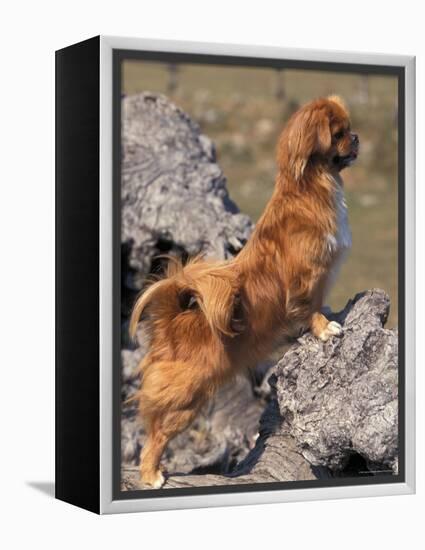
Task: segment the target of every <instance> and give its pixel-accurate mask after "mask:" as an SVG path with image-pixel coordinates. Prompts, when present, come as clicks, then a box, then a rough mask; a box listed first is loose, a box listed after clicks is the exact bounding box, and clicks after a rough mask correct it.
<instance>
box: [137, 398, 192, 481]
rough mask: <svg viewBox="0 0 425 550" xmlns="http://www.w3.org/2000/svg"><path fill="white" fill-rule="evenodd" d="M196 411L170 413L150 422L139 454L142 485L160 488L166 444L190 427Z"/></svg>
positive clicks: (162, 479)
mask: <svg viewBox="0 0 425 550" xmlns="http://www.w3.org/2000/svg"><path fill="white" fill-rule="evenodd" d="M197 411H198V409H197V408H194V409H186V410H183V411H170V412H168V413H166V414H165V416H164V417H163V418H160V419H156V420H155V421H154V422H152V424H151V426H150V429H149V435H148V438H147V440H146V443H145V445H144V446H143V449H142V452H141V453H140V477H141V480H142V483H143V484H144V485H149V486H151V487H153V488H154V489H159V488H160V487H162V485H163V484H164V482H165V478H164V475H163V473H162V472H161V470H160V467H159V465H160V460H161V456H162V454H163V452H164V450H165V448H166V446H167V444H168V442H169V441H170V440H171V439H172V438H173V437H175V436H176V435H177V434H179V433H180V432H182V431H183V430H184V429H186V428H187V427H188V426H189V425H190V423H191V422H192V421H193V419H194V418H195V416H196V413H197Z"/></svg>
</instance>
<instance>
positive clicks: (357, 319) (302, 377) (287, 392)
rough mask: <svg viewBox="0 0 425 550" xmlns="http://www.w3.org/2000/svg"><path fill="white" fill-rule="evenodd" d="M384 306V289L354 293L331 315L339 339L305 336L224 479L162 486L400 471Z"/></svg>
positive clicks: (391, 343)
mask: <svg viewBox="0 0 425 550" xmlns="http://www.w3.org/2000/svg"><path fill="white" fill-rule="evenodd" d="M389 305H390V302H389V298H388V296H387V295H386V294H385V293H384V292H383V291H382V290H372V291H368V292H365V293H362V294H358V295H357V296H356V297H355V298H354V299H353V300H350V301H349V302H348V304H347V306H346V307H345V309H344V310H343V311H342V312H340V313H339V314H336V315H332V318H333V319H336V320H339V321H340V322H341V324H342V325H343V334H342V336H341V337H339V338H333V339H332V340H329V341H328V342H326V343H323V342H321V341H319V340H317V339H316V338H314V337H313V336H312V335H311V334H309V333H308V334H305V335H304V336H302V337H301V338H300V339H299V340H298V341H297V342H296V343H295V344H294V345H293V346H292V347H291V348H290V349H289V350H288V351H287V352H286V353H285V354H284V356H283V357H282V359H281V360H280V361H279V362H278V363H277V364H276V365H275V367H273V368H272V369H271V372H270V377H269V382H270V384H271V386H272V388H273V393H274V395H275V397H274V399H272V400H271V401H270V402H269V403H268V405H267V406H266V408H265V411H264V413H263V415H262V418H261V422H260V433H259V437H258V439H257V442H256V445H255V447H254V449H253V450H252V451H251V452H250V453H249V454H248V455H247V456H246V457H245V459H244V460H242V461H241V462H240V463H239V464H238V465H236V467H235V468H234V469H233V471H232V472H230V473H229V474H227V475H213V474H210V475H201V476H200V475H184V476H180V475H172V476H171V477H169V478H168V479H167V482H166V485H165V487H166V488H167V487H188V486H198V485H200V486H205V485H228V484H241V483H253V482H267V481H295V480H306V479H323V478H330V477H334V476H351V475H379V474H381V475H382V474H392V473H397V457H398V446H397V439H398V424H397V418H398V407H397V402H398V391H397V381H398V370H397V362H398V359H397V358H398V353H397V351H398V350H397V342H398V336H397V331H396V330H387V329H385V328H384V323H385V321H386V319H387V316H388V311H389ZM353 461H354V462H353ZM353 464H354V466H353ZM138 487H139V480H138V475H137V472H134V471H131V470H125V471H124V472H123V488H126V489H135V488H138Z"/></svg>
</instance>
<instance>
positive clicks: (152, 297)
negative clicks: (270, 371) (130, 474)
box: [130, 96, 359, 488]
mask: <svg viewBox="0 0 425 550" xmlns="http://www.w3.org/2000/svg"><path fill="white" fill-rule="evenodd" d="M358 150H359V138H358V136H357V134H355V133H353V132H352V131H351V128H350V120H349V114H348V111H347V108H346V106H345V105H344V103H343V101H342V100H341V99H340V98H339V97H337V96H330V97H327V98H320V99H316V100H314V101H312V102H310V103H308V104H307V105H305V106H303V107H302V108H301V109H299V110H298V111H297V112H295V113H294V114H293V115H292V117H291V118H290V120H289V122H288V123H287V125H286V127H285V128H284V130H283V132H282V134H281V136H280V139H279V141H278V148H277V163H278V173H277V177H276V183H275V188H274V192H273V195H272V197H271V199H270V201H269V202H268V204H267V206H266V208H265V211H264V213H263V215H262V216H261V218H260V219H259V221H258V222H257V224H256V226H255V229H254V231H253V234H252V236H251V237H250V239H249V241H248V242H247V244H246V245H245V247H244V248H243V249H242V250H241V252H240V253H239V254H238V255H237V256H236V257H235V258H233V259H231V260H228V261H210V260H205V259H203V258H201V257H197V258H194V259H192V260H190V261H189V262H188V263H186V265H183V263H182V262H180V261H179V260H176V259H172V260H171V261H170V262H169V264H168V268H167V273H166V275H165V277H164V278H162V279H160V280H158V281H157V282H155V283H154V284H152V285H151V286H150V287H148V289H147V290H146V291H145V292H144V293H143V294H142V295H141V296H140V297H139V298H138V299H137V301H136V303H135V305H134V308H133V311H132V314H131V318H130V334H131V335H132V337H134V335H135V333H136V330H137V327H138V323H139V321H140V319H141V317H142V315H143V318H144V319H145V326H146V329H147V333H148V335H149V351H148V353H147V354H146V356H145V357H144V359H143V360H142V362H141V365H140V369H141V376H142V382H141V388H140V391H139V392H138V395H137V398H138V401H139V408H140V414H141V417H142V419H143V421H144V423H145V426H146V430H147V439H146V442H145V445H144V447H143V449H142V452H141V456H140V474H141V482H142V484H143V485H146V486H150V487H153V488H160V487H161V486H162V485H163V483H164V475H163V473H162V472H161V469H160V459H161V455H162V454H163V452H164V449H165V448H166V446H167V443H168V442H169V441H170V439H172V438H173V437H174V436H176V435H177V434H178V433H180V432H181V431H183V430H184V429H185V428H186V427H187V426H188V425H189V424H190V423H191V422H192V421H193V420H194V418H195V417H196V415H197V413H198V412H199V410H200V409H201V407H202V406H203V405H204V404H205V403H206V401H207V400H208V399H210V398H211V397H212V396H213V395H214V394H215V392H216V391H217V389H218V388H219V387H220V386H221V385H223V384H224V383H226V382H228V381H230V380H231V379H232V377H234V376H235V375H236V374H238V373H240V372H242V371H244V370H245V369H249V368H253V367H255V366H256V365H257V364H258V363H259V362H260V361H262V360H264V359H265V358H267V356H268V355H269V354H270V353H271V352H272V351H273V350H274V348H275V346H276V345H277V344H278V343H281V342H282V339H283V340H285V339H286V340H287V341H288V340H289V339H291V338H294V337H297V336H299V335H300V334H301V333H302V332H303V331H305V330H308V329H310V330H311V332H312V333H313V335H314V336H316V337H317V338H319V339H320V340H322V341H324V342H325V341H327V340H328V339H329V338H331V337H333V336H337V335H339V334H341V332H342V327H341V326H340V325H339V324H338V323H337V322H335V321H329V320H328V319H327V318H326V317H325V316H324V315H323V313H322V312H321V308H322V306H323V304H324V299H325V297H326V295H327V293H328V292H329V289H330V287H331V285H332V283H333V281H334V279H335V276H336V274H337V271H338V268H339V266H340V264H341V262H342V260H343V259H344V256H345V255H346V253H347V250H348V249H349V248H350V246H351V233H350V228H349V225H348V218H347V207H346V203H345V199H344V190H343V182H342V179H341V176H340V172H341V170H342V169H343V168H346V167H347V166H350V164H352V162H354V160H355V159H356V158H357V155H358Z"/></svg>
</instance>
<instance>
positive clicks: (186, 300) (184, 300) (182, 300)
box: [179, 291, 198, 311]
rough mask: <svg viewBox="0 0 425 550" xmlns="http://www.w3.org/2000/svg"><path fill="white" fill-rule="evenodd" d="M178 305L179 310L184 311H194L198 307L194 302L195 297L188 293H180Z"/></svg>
mask: <svg viewBox="0 0 425 550" xmlns="http://www.w3.org/2000/svg"><path fill="white" fill-rule="evenodd" d="M179 305H180V308H181V309H182V310H183V311H185V310H187V309H196V308H197V307H198V302H197V301H196V296H195V295H194V294H192V293H191V292H189V291H185V292H182V293H181V294H180V295H179Z"/></svg>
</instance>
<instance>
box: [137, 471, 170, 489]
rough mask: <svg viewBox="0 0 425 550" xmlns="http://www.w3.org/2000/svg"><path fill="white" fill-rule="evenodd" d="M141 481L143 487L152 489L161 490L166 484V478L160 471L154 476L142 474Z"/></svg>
mask: <svg viewBox="0 0 425 550" xmlns="http://www.w3.org/2000/svg"><path fill="white" fill-rule="evenodd" d="M141 480H142V485H145V486H147V487H150V488H152V489H160V488H161V487H162V486H163V485H164V483H165V477H164V476H163V474H162V472H161V471H160V470H158V471H157V472H155V473H152V474H142V476H141Z"/></svg>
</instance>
